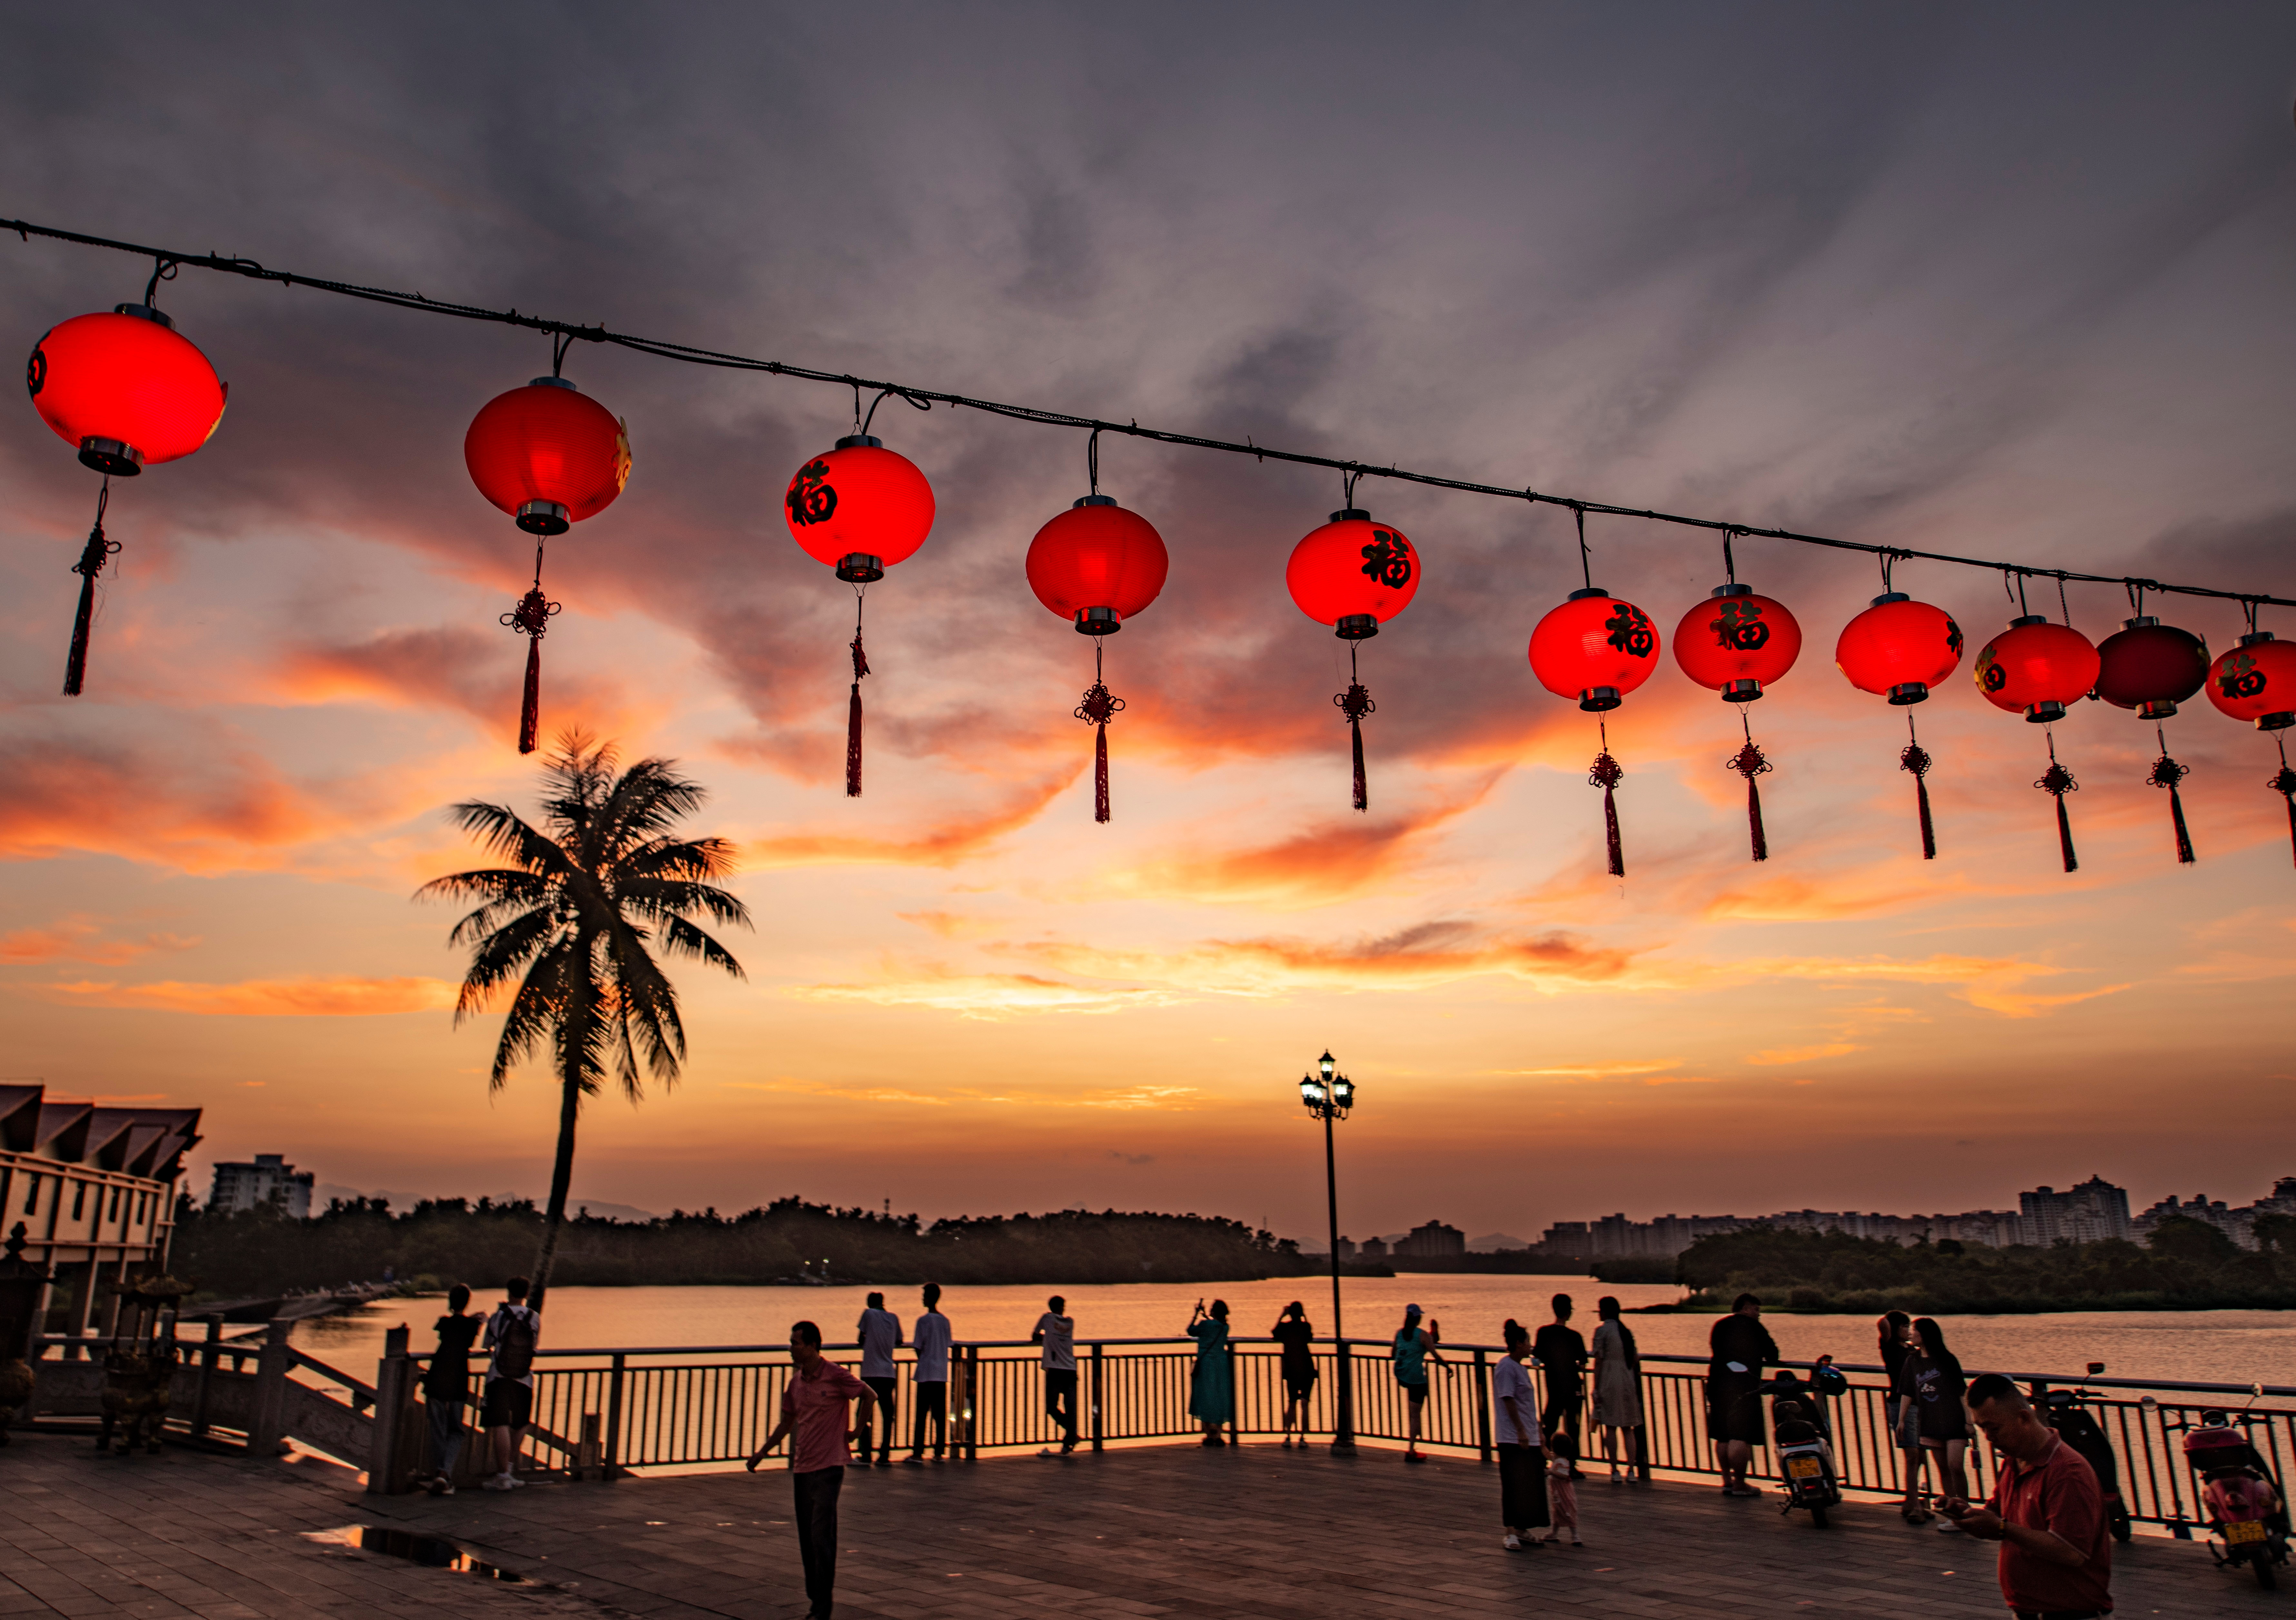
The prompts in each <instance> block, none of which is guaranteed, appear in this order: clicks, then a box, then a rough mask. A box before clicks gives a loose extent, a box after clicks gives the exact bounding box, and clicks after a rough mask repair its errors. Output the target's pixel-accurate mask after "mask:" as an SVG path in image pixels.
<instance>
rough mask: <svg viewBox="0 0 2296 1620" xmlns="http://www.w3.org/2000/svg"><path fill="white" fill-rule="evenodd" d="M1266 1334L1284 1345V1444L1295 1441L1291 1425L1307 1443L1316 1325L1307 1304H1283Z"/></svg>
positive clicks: (1314, 1385)
mask: <svg viewBox="0 0 2296 1620" xmlns="http://www.w3.org/2000/svg"><path fill="white" fill-rule="evenodd" d="M1267 1336H1268V1337H1269V1338H1272V1339H1274V1340H1275V1342H1276V1343H1277V1344H1279V1345H1281V1346H1283V1444H1285V1446H1287V1447H1288V1446H1290V1445H1291V1444H1292V1425H1293V1424H1294V1423H1295V1422H1296V1423H1297V1424H1298V1425H1299V1428H1300V1446H1301V1447H1302V1448H1303V1449H1304V1448H1305V1447H1306V1445H1307V1444H1308V1402H1309V1401H1310V1400H1311V1399H1313V1398H1314V1396H1315V1394H1316V1352H1315V1350H1314V1348H1313V1346H1314V1344H1315V1338H1316V1329H1315V1326H1314V1324H1313V1323H1311V1322H1309V1321H1308V1307H1307V1306H1306V1305H1302V1304H1300V1301H1298V1300H1296V1299H1295V1300H1293V1301H1292V1303H1291V1304H1290V1305H1285V1306H1284V1307H1283V1315H1281V1316H1279V1317H1277V1318H1276V1319H1275V1326H1274V1327H1272V1328H1270V1329H1269V1330H1267Z"/></svg>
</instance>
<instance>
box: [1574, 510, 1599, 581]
mask: <svg viewBox="0 0 2296 1620" xmlns="http://www.w3.org/2000/svg"><path fill="white" fill-rule="evenodd" d="M1570 515H1571V517H1572V518H1573V519H1575V520H1577V522H1578V525H1579V578H1580V579H1581V580H1582V581H1584V582H1585V584H1586V586H1587V589H1588V590H1590V591H1591V590H1593V589H1594V588H1595V564H1594V562H1593V560H1591V559H1590V558H1588V556H1587V509H1586V508H1585V507H1584V506H1581V505H1580V504H1579V503H1578V502H1576V501H1573V502H1571V503H1570Z"/></svg>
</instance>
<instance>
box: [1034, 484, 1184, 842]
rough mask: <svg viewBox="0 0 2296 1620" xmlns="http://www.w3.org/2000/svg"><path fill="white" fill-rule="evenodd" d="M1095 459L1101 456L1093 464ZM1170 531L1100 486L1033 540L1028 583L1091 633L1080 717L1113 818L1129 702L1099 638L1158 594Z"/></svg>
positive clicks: (1098, 810)
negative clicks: (1115, 773) (1114, 731)
mask: <svg viewBox="0 0 2296 1620" xmlns="http://www.w3.org/2000/svg"><path fill="white" fill-rule="evenodd" d="M1095 464H1096V463H1095ZM1171 569H1172V559H1171V555H1170V553H1169V552H1167V551H1165V549H1164V537H1163V536H1161V535H1160V534H1158V533H1157V532H1156V529H1155V527H1154V526H1153V525H1152V524H1151V523H1150V522H1149V521H1148V520H1147V519H1145V518H1144V517H1142V516H1140V515H1139V514H1138V513H1137V512H1130V511H1125V510H1124V508H1122V507H1121V506H1119V505H1118V504H1117V503H1115V501H1113V500H1112V499H1111V498H1110V497H1109V496H1107V495H1102V494H1100V493H1099V492H1098V491H1097V490H1095V492H1094V493H1093V494H1091V495H1086V496H1085V497H1084V498H1083V499H1082V500H1080V501H1078V503H1076V504H1075V505H1074V506H1072V507H1070V509H1069V510H1068V511H1064V512H1062V513H1061V515H1060V516H1059V517H1057V518H1054V520H1052V521H1051V522H1049V523H1047V524H1046V525H1045V527H1044V528H1040V529H1038V530H1037V537H1036V538H1035V539H1033V540H1031V541H1029V559H1028V570H1029V589H1030V590H1032V591H1034V592H1035V593H1037V601H1040V602H1043V603H1044V604H1045V606H1046V608H1048V609H1050V610H1052V611H1053V612H1054V613H1057V614H1059V615H1060V616H1061V617H1062V618H1064V619H1067V620H1068V621H1069V622H1070V623H1071V624H1073V625H1074V626H1076V627H1077V632H1078V634H1080V635H1089V636H1091V637H1093V638H1094V639H1093V650H1092V684H1091V685H1090V686H1088V687H1087V688H1086V689H1085V694H1084V701H1083V702H1081V703H1079V704H1078V706H1077V709H1076V716H1077V718H1078V719H1079V720H1082V721H1084V722H1085V723H1086V724H1089V725H1091V726H1092V727H1093V728H1094V737H1093V814H1092V819H1093V820H1095V822H1104V821H1106V820H1107V819H1108V723H1109V721H1110V720H1111V719H1112V718H1114V717H1115V716H1116V714H1117V712H1118V711H1119V710H1120V709H1121V708H1123V707H1124V700H1123V699H1121V698H1119V697H1115V696H1113V695H1111V693H1110V691H1109V690H1108V687H1107V685H1106V683H1104V682H1103V680H1102V679H1101V674H1102V664H1101V656H1102V650H1103V647H1104V646H1105V644H1106V643H1105V642H1103V640H1102V639H1101V638H1103V637H1104V636H1111V635H1114V634H1116V633H1117V632H1118V631H1119V630H1121V629H1123V628H1124V621H1125V620H1126V619H1128V618H1131V617H1133V615H1135V614H1136V613H1138V612H1140V611H1141V610H1143V609H1144V608H1146V607H1147V606H1148V604H1149V603H1150V602H1152V601H1155V600H1156V598H1157V596H1158V594H1159V593H1161V592H1162V590H1163V589H1164V579H1165V577H1166V576H1167V575H1168V574H1169V573H1170V572H1171Z"/></svg>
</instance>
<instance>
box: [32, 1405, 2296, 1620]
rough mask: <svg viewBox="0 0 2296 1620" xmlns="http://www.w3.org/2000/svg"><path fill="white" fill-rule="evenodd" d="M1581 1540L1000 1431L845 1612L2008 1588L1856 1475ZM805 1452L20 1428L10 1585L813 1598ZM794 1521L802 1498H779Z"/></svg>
mask: <svg viewBox="0 0 2296 1620" xmlns="http://www.w3.org/2000/svg"><path fill="white" fill-rule="evenodd" d="M1580 1494H1581V1501H1582V1505H1583V1517H1584V1518H1585V1520H1586V1528H1585V1534H1586V1536H1587V1543H1588V1544H1587V1549H1586V1550H1584V1551H1579V1552H1573V1551H1570V1550H1567V1549H1564V1548H1561V1547H1546V1548H1542V1549H1540V1550H1538V1551H1536V1552H1531V1553H1509V1552H1507V1551H1505V1550H1504V1549H1502V1548H1501V1547H1500V1545H1499V1542H1498V1534H1497V1526H1495V1525H1494V1524H1493V1523H1492V1520H1493V1518H1495V1516H1496V1509H1495V1503H1496V1501H1497V1480H1496V1478H1495V1477H1494V1475H1493V1471H1492V1470H1491V1469H1488V1468H1487V1467H1484V1466H1482V1465H1480V1464H1478V1463H1476V1462H1475V1461H1473V1460H1460V1459H1453V1458H1439V1459H1437V1460H1435V1461H1433V1462H1431V1463H1430V1464H1428V1465H1427V1466H1425V1467H1423V1468H1417V1469H1406V1467H1405V1466H1404V1464H1403V1463H1402V1461H1401V1460H1400V1458H1399V1457H1398V1454H1397V1453H1395V1452H1389V1451H1374V1450H1369V1449H1366V1450H1365V1452H1362V1453H1361V1454H1360V1455H1359V1456H1357V1457H1356V1458H1354V1459H1352V1460H1338V1459H1333V1458H1331V1457H1329V1456H1327V1455H1325V1454H1324V1453H1323V1452H1308V1453H1305V1454H1302V1453H1298V1452H1284V1451H1283V1450H1281V1449H1279V1448H1277V1447H1275V1446H1273V1445H1250V1446H1245V1447H1242V1448H1241V1449H1238V1450H1234V1451H1220V1452H1207V1451H1205V1450H1203V1449H1201V1448H1199V1447H1193V1446H1162V1447H1142V1448H1136V1449H1126V1450H1117V1451H1111V1452H1106V1453H1104V1454H1103V1455H1100V1456H1097V1457H1095V1456H1092V1455H1090V1454H1088V1453H1087V1454H1085V1455H1080V1456H1078V1457H1076V1458H1073V1459H1071V1460H1068V1461H1065V1462H1061V1461H1046V1460H1039V1459H1037V1458H1034V1457H999V1458H996V1459H995V1460H983V1461H981V1462H978V1463H973V1464H962V1463H951V1464H947V1465H944V1466H942V1467H939V1468H927V1469H906V1468H896V1469H891V1470H890V1471H889V1470H884V1469H877V1470H871V1471H865V1472H857V1473H855V1474H854V1476H853V1477H851V1478H850V1479H849V1482H848V1485H847V1488H846V1492H845V1498H844V1517H843V1529H844V1535H843V1538H842V1545H843V1548H844V1551H843V1553H842V1554H841V1564H842V1567H841V1569H840V1579H839V1591H838V1608H837V1612H838V1614H839V1616H857V1617H861V1620H874V1617H876V1616H885V1617H887V1620H892V1617H894V1616H898V1617H899V1620H988V1617H989V1616H999V1617H1005V1616H1039V1615H1040V1616H1046V1620H1070V1617H1081V1616H1124V1617H1133V1616H1156V1615H1171V1616H1190V1617H1192V1620H1193V1616H1209V1615H1218V1616H1233V1617H1236V1620H1249V1617H1251V1616H1266V1617H1267V1620H1390V1617H1394V1616H1431V1615H1442V1616H1468V1617H1472V1620H1480V1617H1484V1616H1492V1617H1496V1616H1510V1617H1514V1616H1563V1617H1567V1620H1578V1617H1579V1616H1584V1617H1586V1620H1596V1617H1598V1616H1599V1617H1602V1620H1673V1617H1675V1616H1717V1615H1726V1616H1758V1615H1759V1616H1776V1615H1811V1616H1826V1615H1841V1616H1857V1617H1859V1620H1876V1617H1879V1620H1897V1617H1903V1620H1916V1617H1923V1620H1927V1617H1931V1616H2002V1615H2004V1614H2005V1613H2006V1611H2005V1609H2004V1608H2002V1605H2001V1601H2000V1595H1999V1592H1998V1590H1997V1587H1996V1586H1995V1584H1994V1579H1993V1557H1994V1549H1993V1548H1992V1547H1991V1546H1989V1545H1980V1544H1977V1543H1973V1542H1967V1541H1964V1540H1962V1539H1961V1538H1959V1537H1956V1536H1947V1535H1940V1534H1936V1533H1935V1532H1934V1531H1932V1530H1929V1529H1926V1528H1923V1529H1914V1528H1909V1527H1907V1526H1904V1525H1903V1524H1901V1523H1900V1522H1899V1520H1898V1518H1897V1516H1896V1514H1895V1513H1894V1512H1892V1511H1891V1510H1890V1508H1889V1506H1888V1505H1887V1504H1885V1503H1881V1502H1853V1503H1850V1504H1849V1505H1848V1506H1846V1507H1844V1508H1843V1509H1841V1510H1840V1511H1839V1513H1838V1515H1837V1524H1836V1527H1835V1528H1833V1529H1830V1530H1827V1531H1823V1532H1821V1531H1816V1530H1814V1529H1812V1528H1811V1527H1810V1526H1809V1525H1808V1521H1807V1519H1806V1518H1805V1517H1803V1516H1800V1515H1796V1516H1794V1517H1793V1518H1781V1517H1780V1516H1779V1515H1778V1513H1777V1510H1776V1508H1775V1502H1774V1501H1769V1500H1765V1501H1736V1500H1727V1499H1725V1498H1723V1497H1722V1496H1720V1495H1719V1494H1718V1493H1717V1492H1716V1491H1715V1490H1714V1488H1713V1487H1712V1486H1711V1485H1704V1484H1688V1483H1669V1482H1663V1481H1662V1482H1661V1483H1659V1484H1657V1485H1651V1486H1647V1487H1635V1486H1619V1487H1612V1486H1611V1485H1608V1484H1606V1483H1605V1481H1604V1480H1603V1479H1602V1478H1601V1477H1590V1478H1589V1479H1588V1480H1587V1482H1586V1483H1585V1485H1582V1486H1581V1489H1580ZM789 1500H790V1486H789V1480H788V1477H787V1476H786V1475H785V1474H783V1473H782V1472H780V1471H779V1470H778V1469H774V1468H769V1469H766V1470H762V1471H761V1472H760V1473H758V1475H756V1476H754V1477H751V1476H747V1475H742V1474H738V1473H736V1474H709V1475H695V1476H687V1477H675V1478H651V1479H635V1478H633V1479H626V1480H623V1481H620V1482H618V1483H616V1484H613V1485H598V1484H568V1483H554V1482H553V1483H544V1484H537V1485H531V1486H529V1487H528V1488H527V1489H525V1490H522V1491H520V1492H517V1493H512V1494H510V1495H506V1496H504V1495H496V1494H492V1493H476V1492H465V1493H462V1494H459V1495H457V1496H455V1497H453V1498H447V1499H433V1498H430V1497H427V1496H404V1497H375V1496H369V1495H365V1494H364V1493H362V1492H361V1489H360V1478H359V1476H357V1474H355V1473H353V1472H352V1471H350V1470H348V1469H342V1468H340V1467H337V1466H336V1465H334V1464H332V1463H330V1462H327V1461H325V1460H322V1459H319V1458H316V1457H306V1458H304V1459H302V1460H299V1461H297V1462H294V1463H287V1462H257V1461H250V1460H245V1459H242V1458H238V1457H233V1456H220V1455H212V1454H208V1453H204V1452H197V1451H193V1450H190V1449H186V1448H184V1447H180V1446H171V1447H169V1448H168V1450H167V1451H166V1452H163V1454H161V1455H160V1456H158V1457H137V1458H135V1459H134V1460H121V1459H119V1458H118V1457H109V1458H98V1457H97V1456H96V1455H95V1454H94V1451H93V1449H92V1448H91V1447H90V1446H89V1445H88V1444H87V1442H86V1440H85V1439H81V1438H74V1437H66V1436H60V1435H46V1434H29V1433H22V1432H19V1433H18V1434H17V1435H16V1436H13V1444H11V1446H10V1447H9V1448H8V1449H7V1450H6V1451H5V1452H0V1616H11V1617H13V1616H27V1615H30V1616H46V1615H51V1614H53V1615H69V1616H110V1615H120V1616H138V1617H144V1616H149V1617H151V1620H172V1617H175V1616H201V1617H202V1620H287V1617H289V1616H417V1615H422V1616H443V1617H447V1620H462V1617H463V1616H471V1617H477V1616H508V1617H514V1616H561V1615H563V1616H580V1615H588V1616H604V1617H608V1620H611V1616H616V1615H638V1616H648V1617H649V1620H703V1617H705V1616H709V1617H716V1616H734V1617H736V1620H795V1617H796V1616H800V1615H802V1614H803V1612H804V1609H805V1603H804V1599H803V1595H802V1592H801V1591H800V1589H799V1578H798V1559H797V1547H796V1543H795V1542H794V1540H793V1539H792V1537H791V1532H790V1529H789V1526H788V1525H787V1523H786V1522H785V1521H786V1520H787V1519H788V1518H789ZM775 1521H783V1522H778V1523H777V1522H775ZM351 1525H367V1526H384V1527H392V1528H398V1529H404V1530H411V1531H415V1532H420V1533H429V1534H438V1535H442V1536H449V1537H452V1538H453V1539H454V1540H455V1542H457V1543H458V1544H459V1545H461V1546H463V1547H464V1548H467V1549H469V1550H471V1552H472V1553H473V1554H474V1555H476V1556H477V1557H479V1558H480V1559H487V1560H489V1561H491V1562H493V1563H494V1564H496V1565H497V1566H499V1567H502V1568H504V1569H508V1570H511V1571H514V1572H516V1573H517V1574H519V1575H523V1576H525V1577H527V1578H526V1579H525V1580H524V1581H523V1582H521V1583H518V1584H514V1585H513V1584H505V1583H497V1582H495V1581H491V1580H486V1579H482V1578H480V1577H479V1576H476V1575H469V1574H462V1573H455V1572H450V1571H447V1570H442V1569H430V1568H422V1567H417V1566H415V1565H414V1564H412V1563H409V1562H407V1561H406V1560H405V1559H398V1558H393V1557H389V1556H383V1555H380V1554H375V1553H368V1552H362V1551H357V1550H352V1549H350V1548H348V1547H345V1546H342V1545H339V1544H331V1543H327V1542H319V1541H315V1540H312V1539H310V1538H309V1536H308V1535H307V1533H309V1532H324V1531H328V1530H332V1529H338V1528H340V1527H342V1526H351ZM2115 1553H2116V1567H2115V1579H2114V1591H2115V1594H2116V1597H2117V1598H2118V1600H2119V1605H2120V1608H2119V1613H2120V1615H2121V1616H2190V1617H2192V1620H2201V1617H2202V1616H2240V1615H2245V1614H2251V1613H2252V1614H2264V1613H2267V1612H2269V1613H2278V1612H2280V1611H2281V1609H2282V1608H2283V1606H2284V1604H2285V1603H2286V1601H2287V1599H2286V1598H2285V1596H2284V1595H2280V1594H2273V1593H2267V1592H2262V1591H2258V1590H2257V1589H2256V1586H2255V1583H2254V1581H2253V1580H2252V1579H2251V1578H2250V1577H2249V1576H2247V1575H2231V1574H2227V1573H2226V1572H2223V1571H2220V1570H2218V1569H2216V1568H2215V1567H2212V1566H2211V1565H2210V1561H2209V1558H2208V1555H2207V1553H2206V1552H2205V1551H2204V1550H2202V1549H2201V1548H2200V1547H2199V1546H2197V1545H2194V1544H2192V1543H2188V1542H2175V1541H2171V1540H2169V1539H2167V1538H2165V1537H2159V1536H2139V1537H2138V1538H2137V1540H2136V1543H2135V1544H2134V1545H2133V1546H2130V1547H2128V1548H2121V1549H2116V1550H2115Z"/></svg>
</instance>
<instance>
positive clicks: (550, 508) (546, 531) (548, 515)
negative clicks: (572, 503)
mask: <svg viewBox="0 0 2296 1620" xmlns="http://www.w3.org/2000/svg"><path fill="white" fill-rule="evenodd" d="M517 516H518V526H519V527H520V528H522V529H524V530H525V531H526V532H527V533H528V534H529V535H542V536H550V535H562V534H564V533H565V532H566V531H567V530H568V529H570V528H573V527H574V521H573V514H572V512H571V511H569V510H568V509H567V506H566V504H565V503H563V502H562V501H521V502H520V503H519V508H518V514H517Z"/></svg>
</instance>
